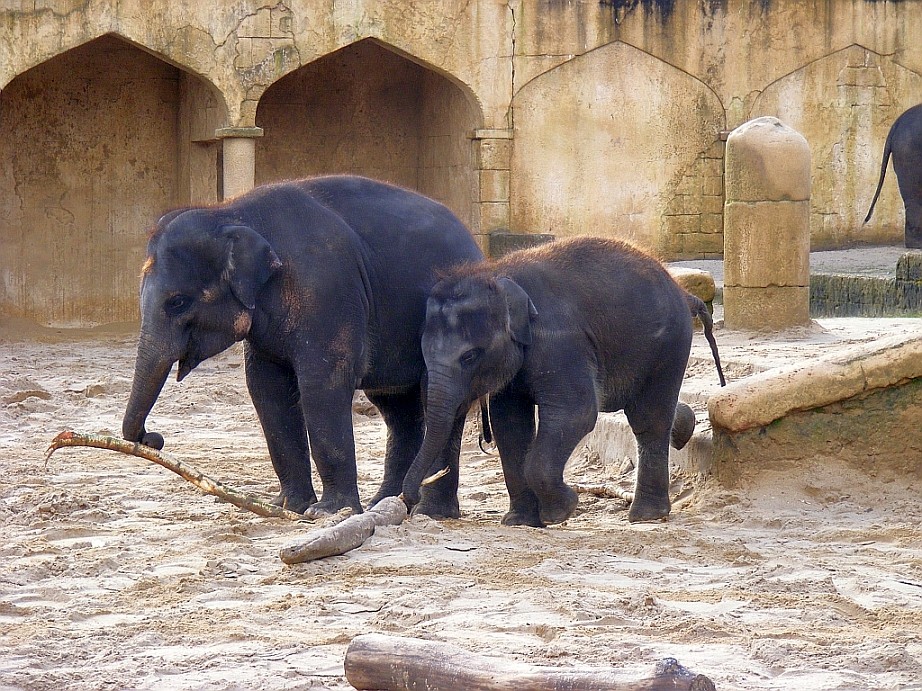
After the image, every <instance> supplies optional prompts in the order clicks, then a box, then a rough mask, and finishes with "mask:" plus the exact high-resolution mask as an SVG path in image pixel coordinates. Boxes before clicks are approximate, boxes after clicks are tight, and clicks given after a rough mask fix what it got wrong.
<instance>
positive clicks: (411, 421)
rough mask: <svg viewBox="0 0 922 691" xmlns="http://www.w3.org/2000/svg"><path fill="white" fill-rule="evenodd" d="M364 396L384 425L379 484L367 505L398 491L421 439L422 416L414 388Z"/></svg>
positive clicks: (422, 428) (423, 420)
mask: <svg viewBox="0 0 922 691" xmlns="http://www.w3.org/2000/svg"><path fill="white" fill-rule="evenodd" d="M366 393H367V392H366ZM367 395H368V400H369V401H371V402H372V403H373V404H374V405H375V407H376V408H377V409H378V410H379V411H380V412H381V417H382V418H383V419H384V424H385V425H386V426H387V449H386V451H385V454H384V477H383V479H382V480H381V487H380V488H379V489H378V491H377V493H376V494H375V495H374V496H373V497H372V498H371V501H369V502H368V506H373V505H374V504H376V503H378V502H379V501H381V500H382V499H384V498H385V497H396V496H397V495H399V494H400V492H401V489H402V486H403V478H404V476H405V475H406V474H407V470H408V469H409V468H410V465H411V464H412V463H413V459H414V458H416V454H417V453H418V452H419V447H420V445H421V444H422V442H423V433H424V432H425V417H424V413H423V405H422V400H421V398H420V392H419V388H418V387H414V388H413V389H411V390H410V391H407V392H405V393H401V394H372V393H367Z"/></svg>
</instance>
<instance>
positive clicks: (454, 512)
mask: <svg viewBox="0 0 922 691" xmlns="http://www.w3.org/2000/svg"><path fill="white" fill-rule="evenodd" d="M413 513H414V514H418V513H419V514H422V515H424V516H429V518H434V519H435V520H437V521H444V520H446V519H448V518H461V506H460V505H459V504H458V499H457V497H456V498H455V499H454V500H453V501H450V500H449V501H445V500H427V497H426V495H425V493H424V494H423V497H422V499H421V500H420V502H419V504H417V505H416V508H415V509H414V510H413Z"/></svg>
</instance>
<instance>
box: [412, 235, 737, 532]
mask: <svg viewBox="0 0 922 691" xmlns="http://www.w3.org/2000/svg"><path fill="white" fill-rule="evenodd" d="M699 303H700V304H699ZM700 311H704V312H705V313H706V312H707V310H706V308H705V307H704V305H703V303H701V301H700V300H698V299H697V298H694V297H693V296H690V295H689V294H688V293H686V292H685V291H684V290H682V288H680V287H679V286H678V285H677V284H676V283H675V281H674V280H673V279H672V277H671V276H670V275H669V274H668V272H667V271H666V270H665V269H664V268H663V266H662V265H661V264H660V263H659V262H658V261H656V260H654V259H652V258H651V257H649V256H647V255H645V254H643V253H642V252H640V251H638V250H636V249H634V248H631V247H630V246H628V245H625V244H623V243H620V242H617V241H613V240H603V239H598V238H578V239H573V240H567V241H560V242H555V243H549V244H547V245H543V246H541V247H538V248H534V249H531V250H523V251H520V252H515V253H512V254H509V255H506V256H505V257H504V258H502V259H500V260H498V261H496V262H489V263H483V264H481V265H478V266H471V267H466V268H464V269H461V270H457V271H451V272H449V273H448V275H447V276H446V277H445V278H444V279H443V280H442V281H440V282H439V283H438V284H437V285H436V286H435V287H434V288H433V290H432V293H431V295H430V297H429V301H428V303H427V308H426V326H425V330H424V331H423V340H422V345H423V354H424V357H425V359H426V366H427V368H428V378H429V381H428V395H427V398H428V401H427V409H426V436H425V438H424V440H423V445H422V448H421V449H420V452H419V455H418V456H417V457H416V459H415V460H414V463H413V465H412V466H411V468H410V469H409V471H408V472H407V475H406V478H405V480H404V485H403V496H404V499H405V500H406V501H407V503H408V504H410V505H412V504H413V503H414V502H415V501H416V499H417V498H418V497H419V487H420V481H421V479H422V478H423V477H424V475H425V474H426V472H428V470H429V469H430V468H431V467H432V463H433V459H435V458H437V457H438V455H439V454H440V453H441V450H442V448H443V446H444V444H445V443H446V441H447V440H448V439H449V435H450V433H451V431H452V430H453V429H454V428H455V426H456V425H457V422H458V420H459V419H460V420H463V419H464V416H465V414H466V413H467V411H468V409H469V408H470V406H471V405H472V404H473V402H474V401H476V400H477V399H478V398H480V397H482V396H484V395H487V394H489V396H490V419H491V422H492V427H493V436H494V438H495V440H496V444H497V448H498V450H499V453H500V457H501V460H502V466H503V473H504V475H505V480H506V487H507V489H508V491H509V504H510V507H509V512H508V513H507V514H506V515H505V517H504V518H503V523H505V524H507V525H530V526H543V525H546V524H550V523H559V522H561V521H563V520H565V519H566V518H567V517H568V516H570V515H571V513H572V512H573V510H574V509H575V507H576V503H577V497H576V493H575V492H574V491H573V490H572V489H571V488H570V487H568V486H567V485H566V484H565V483H564V481H563V470H564V466H565V464H566V462H567V460H568V459H569V457H570V455H571V453H572V452H573V450H574V449H575V448H576V445H577V444H578V443H579V442H580V440H582V438H583V437H584V436H585V435H586V434H588V433H589V432H590V431H591V430H592V428H593V426H594V425H595V423H596V419H597V417H598V414H599V412H600V411H617V410H624V412H625V413H626V415H627V419H628V422H629V423H630V426H631V429H632V431H633V432H634V435H635V437H636V439H637V446H638V460H637V476H636V477H637V479H636V487H635V491H634V501H633V503H632V504H631V508H630V511H629V513H628V518H629V520H630V521H649V520H656V519H660V518H663V517H665V516H667V515H668V514H669V511H670V508H671V506H670V500H669V446H670V441H672V444H673V446H675V447H677V448H681V447H682V446H684V445H685V443H686V442H687V441H688V439H689V438H690V437H691V434H692V432H693V430H694V423H695V418H694V413H693V412H692V411H691V409H690V408H688V406H686V405H685V404H680V403H679V402H678V396H679V389H680V387H681V385H682V380H683V377H684V373H685V367H686V364H687V362H688V355H689V350H690V347H691V338H692V313H693V312H694V313H698V312H700ZM706 319H707V321H706V322H705V326H706V329H707V332H708V334H709V341H710V340H711V339H712V337H711V336H710V319H709V317H707V318H706ZM713 351H714V354H715V356H716V344H715V345H713ZM718 372H719V374H720V377H721V379H722V377H723V375H722V372H720V366H719V363H718ZM536 408H537V420H536V417H535V412H536Z"/></svg>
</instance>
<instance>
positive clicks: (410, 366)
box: [122, 176, 483, 517]
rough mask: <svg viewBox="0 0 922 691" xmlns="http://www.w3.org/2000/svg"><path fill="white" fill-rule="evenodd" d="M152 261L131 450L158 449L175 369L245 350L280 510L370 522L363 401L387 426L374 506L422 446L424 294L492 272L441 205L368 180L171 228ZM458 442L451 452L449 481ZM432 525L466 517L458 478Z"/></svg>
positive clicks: (326, 182) (251, 199) (188, 213)
mask: <svg viewBox="0 0 922 691" xmlns="http://www.w3.org/2000/svg"><path fill="white" fill-rule="evenodd" d="M147 252H148V257H147V261H146V262H145V264H144V268H143V270H142V280H141V332H140V337H139V341H138V357H137V363H136V366H135V373H134V382H133V385H132V390H131V397H130V400H129V402H128V407H127V410H126V411H125V417H124V420H123V423H122V433H123V435H124V437H125V438H126V439H128V440H132V441H140V442H142V443H147V444H149V445H155V446H158V447H160V446H162V444H163V441H162V437H160V435H158V434H156V433H147V432H146V430H145V421H146V419H147V416H148V414H149V413H150V411H151V408H152V407H153V405H154V403H155V401H156V400H157V397H158V396H159V394H160V391H161V389H162V387H163V384H164V383H165V381H166V378H167V376H168V374H169V372H170V369H171V367H172V365H173V363H175V362H177V361H178V362H179V369H178V379H179V380H182V379H183V378H184V377H185V376H186V375H187V374H189V372H191V371H192V370H193V369H194V368H195V367H196V365H198V364H199V363H200V362H202V361H203V360H205V359H207V358H209V357H211V356H213V355H216V354H217V353H220V352H221V351H223V350H224V349H226V348H227V347H229V346H230V345H231V344H233V343H234V342H237V341H241V340H244V341H245V353H246V355H245V367H246V380H247V386H248V388H249V391H250V395H251V397H252V399H253V404H254V406H255V408H256V412H257V414H258V416H259V420H260V423H261V425H262V428H263V432H264V433H265V437H266V442H267V445H268V448H269V455H270V457H271V459H272V465H273V467H274V469H275V472H276V474H277V475H278V478H279V482H280V483H281V492H280V494H279V496H278V498H277V499H276V500H275V501H276V502H277V503H279V504H282V505H285V506H287V507H288V508H289V509H291V510H293V511H297V512H308V513H312V514H320V513H325V512H333V511H337V510H339V509H341V508H344V507H351V508H352V509H355V510H356V511H360V510H361V505H360V502H359V494H358V489H357V486H356V465H355V443H354V437H353V430H352V398H353V393H354V392H355V390H356V389H363V390H364V391H365V392H366V394H367V395H368V398H369V399H370V400H371V401H372V403H374V404H375V405H376V406H377V407H378V409H379V410H380V412H381V415H382V418H383V419H384V422H385V424H386V425H387V435H388V436H387V450H386V455H385V461H384V480H383V482H382V484H381V488H380V490H379V492H378V494H377V495H376V497H375V498H374V499H373V500H372V501H376V500H377V499H380V498H381V497H383V496H387V495H391V494H396V493H398V492H399V491H400V487H401V483H402V481H403V477H404V474H405V472H406V469H407V468H408V466H409V465H410V463H411V461H412V460H413V458H414V456H415V455H416V453H417V450H418V449H419V446H420V443H421V441H422V437H423V403H422V393H423V391H422V388H421V383H422V380H423V378H424V375H425V365H424V362H423V357H422V352H421V349H420V334H421V331H422V326H423V321H424V318H425V305H426V298H427V295H428V293H429V290H430V288H431V287H432V286H433V284H434V283H435V275H436V272H437V271H441V270H444V269H447V268H448V267H450V266H453V265H455V264H460V263H464V262H475V261H478V260H480V259H482V258H483V255H482V253H481V252H480V249H479V248H478V246H477V244H476V242H475V241H474V239H473V237H472V235H471V234H470V232H469V231H468V230H467V228H465V226H464V225H463V224H462V223H461V222H460V221H459V220H458V219H457V218H456V217H455V216H454V215H453V214H452V213H451V212H450V211H449V210H448V209H447V208H446V207H444V206H443V205H441V204H439V203H437V202H435V201H433V200H431V199H428V198H426V197H424V196H422V195H419V194H416V193H414V192H411V191H408V190H405V189H400V188H398V187H393V186H390V185H387V184H384V183H381V182H376V181H373V180H369V179H366V178H362V177H354V176H329V177H318V178H312V179H305V180H299V181H292V182H282V183H278V184H272V185H266V186H263V187H258V188H256V189H254V190H253V191H251V192H249V193H247V194H245V195H242V196H240V197H237V198H235V199H233V200H230V201H227V202H224V203H222V204H219V205H216V206H210V207H195V208H188V209H183V210H179V211H174V212H171V213H169V214H167V215H166V216H164V217H163V218H161V219H160V221H159V222H158V224H157V226H156V228H155V229H154V230H153V232H152V234H151V237H150V241H149V243H148V247H147ZM460 435H461V430H460V429H459V430H457V432H456V433H455V434H454V436H453V437H452V439H451V440H450V441H449V443H448V444H447V446H446V450H445V453H444V454H442V455H443V459H442V460H443V461H444V462H445V463H446V464H447V465H449V466H450V467H454V468H457V465H458V453H459V450H460ZM311 455H313V459H314V463H315V464H316V468H317V472H318V474H319V476H320V478H321V480H322V482H323V495H322V499H321V500H320V501H319V502H318V501H317V496H316V494H315V492H314V488H313V485H312V482H311V467H310V456H311ZM424 511H426V512H428V513H430V514H431V515H433V516H438V517H443V516H456V515H458V500H457V473H455V474H454V477H448V478H445V480H444V481H442V482H441V483H440V484H437V485H435V486H433V487H432V489H431V491H428V492H427V495H426V497H425V500H424Z"/></svg>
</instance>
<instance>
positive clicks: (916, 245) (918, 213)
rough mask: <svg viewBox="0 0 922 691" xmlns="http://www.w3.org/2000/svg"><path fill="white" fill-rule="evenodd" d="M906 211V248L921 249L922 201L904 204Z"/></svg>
mask: <svg viewBox="0 0 922 691" xmlns="http://www.w3.org/2000/svg"><path fill="white" fill-rule="evenodd" d="M903 206H904V207H905V210H906V232H905V237H906V248H907V249H916V250H917V249H922V199H910V200H909V201H907V202H904V204H903Z"/></svg>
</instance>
